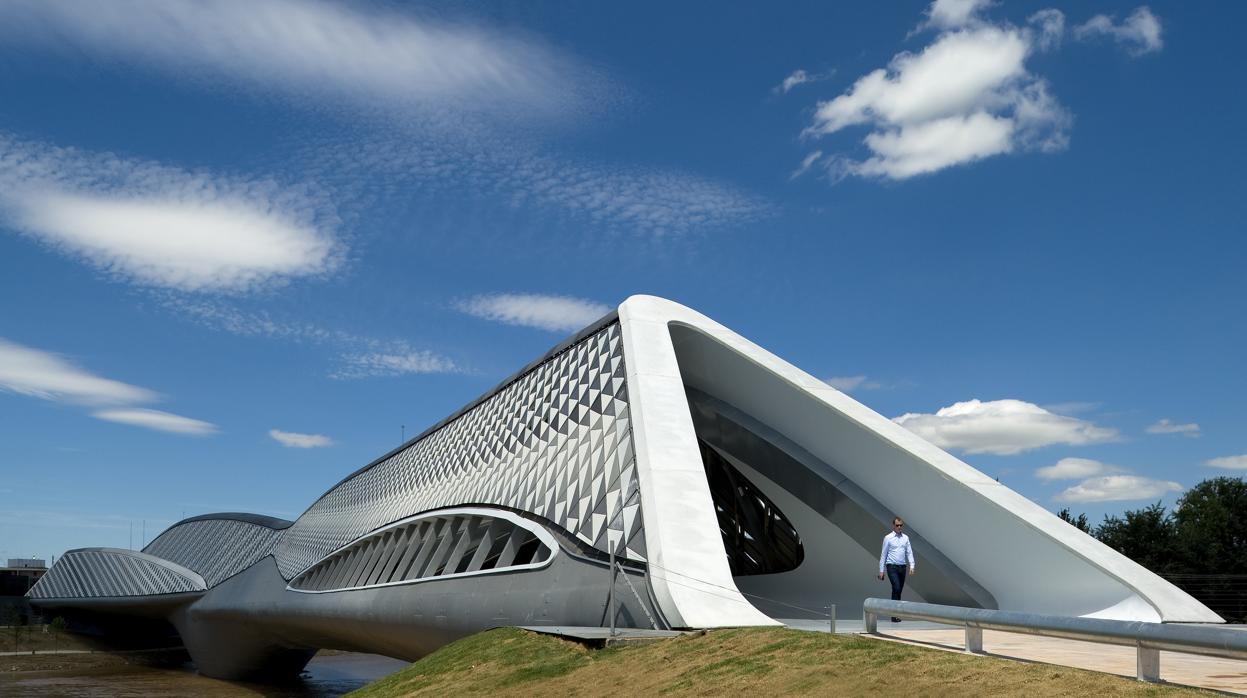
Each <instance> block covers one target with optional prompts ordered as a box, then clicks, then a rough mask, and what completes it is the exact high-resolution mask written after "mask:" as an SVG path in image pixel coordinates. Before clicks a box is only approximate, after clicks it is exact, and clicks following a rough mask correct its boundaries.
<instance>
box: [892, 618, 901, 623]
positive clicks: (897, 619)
mask: <svg viewBox="0 0 1247 698" xmlns="http://www.w3.org/2000/svg"><path fill="white" fill-rule="evenodd" d="M892 622H893V623H899V622H901V619H900V618H897V617H896V616H892Z"/></svg>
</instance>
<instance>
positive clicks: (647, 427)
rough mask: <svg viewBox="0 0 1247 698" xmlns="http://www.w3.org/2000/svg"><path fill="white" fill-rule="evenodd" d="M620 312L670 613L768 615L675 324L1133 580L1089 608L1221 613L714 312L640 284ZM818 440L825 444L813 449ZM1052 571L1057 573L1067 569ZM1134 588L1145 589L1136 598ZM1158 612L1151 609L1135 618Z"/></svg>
mask: <svg viewBox="0 0 1247 698" xmlns="http://www.w3.org/2000/svg"><path fill="white" fill-rule="evenodd" d="M619 317H620V320H621V328H622V330H623V338H624V342H625V357H626V359H627V362H628V363H627V367H628V385H629V391H630V392H631V393H632V395H633V396H634V400H633V402H634V429H635V435H636V436H635V438H636V448H637V467H638V474H639V475H640V477H641V481H640V486H641V490H642V502H643V507H642V510H643V517H644V521H645V529H646V534H647V544H648V545H649V556H650V560H651V562H652V563H654V566H653V568H652V574H653V582H654V584H655V589H654V591H655V594H656V596H657V597H658V599H659V601H660V603H661V604H662V605H663V609H664V611H665V612H666V613H667V614H668V617H669V618H671V619H672V620H673V622H675V619H682V620H683V623H682V624H683V625H684V626H685V627H695V626H700V625H701V624H703V623H704V624H705V627H713V626H722V625H752V624H760V623H758V622H756V621H757V620H758V619H757V616H761V615H762V614H761V613H758V612H757V611H756V610H754V609H752V607H750V608H749V609H746V608H743V607H742V604H748V602H747V601H745V599H744V598H743V597H742V596H740V594H739V592H738V591H737V590H736V586H735V584H734V583H733V581H732V578H731V576H730V572H729V570H728V568H727V564H726V561H725V559H724V558H725V555H724V551H723V548H722V542H721V540H720V539H719V534H718V528H717V522H716V521H715V517H714V510H713V506H712V504H711V500H710V495H709V488H708V486H707V484H706V481H705V476H704V473H703V471H702V466H701V459H700V455H699V453H698V450H697V445H696V441H695V437H694V431H693V425H692V420H691V417H690V416H689V407H688V404H687V399H686V397H685V394H684V383H683V380H682V376H681V370H680V365H679V363H678V361H677V360H676V353H675V349H674V346H673V342H672V338H671V334H670V330H669V327H670V325H672V324H680V325H685V326H687V327H689V328H692V329H694V330H696V331H698V332H700V333H702V334H703V335H705V336H706V337H708V338H710V339H711V340H713V341H715V342H717V343H719V344H720V345H721V346H722V347H724V348H726V349H728V350H730V351H731V352H733V353H734V354H736V355H738V356H739V357H742V358H743V359H744V360H746V361H747V362H749V363H750V364H753V365H754V366H756V367H758V368H760V369H762V370H764V371H766V372H767V373H769V374H770V375H771V376H772V377H773V378H774V379H775V380H776V381H780V382H782V383H783V384H784V385H785V386H787V387H788V388H791V389H793V390H796V391H799V392H801V393H803V394H805V395H806V396H808V397H809V398H810V399H812V400H814V401H815V402H816V403H821V406H822V408H823V409H824V410H825V413H826V414H827V415H828V416H831V415H835V416H837V417H838V418H840V419H842V420H847V421H848V422H850V423H851V424H853V425H856V426H857V427H861V428H864V429H866V430H869V431H870V432H871V433H872V434H873V436H874V438H876V439H878V440H879V441H882V442H884V443H885V444H886V445H887V446H888V447H890V448H892V449H895V450H897V451H900V452H901V453H903V454H904V455H905V456H907V457H908V459H909V460H912V461H916V462H920V463H922V464H924V465H925V466H926V467H928V468H929V469H930V470H932V471H934V472H935V473H936V474H938V476H939V478H940V479H941V480H943V481H944V483H945V486H947V487H949V488H953V489H955V490H960V494H961V495H966V494H969V495H972V497H971V498H970V500H967V501H974V502H976V503H977V504H978V505H979V506H980V507H983V508H984V509H985V510H986V509H990V510H993V511H994V514H993V515H994V516H997V517H1002V518H1006V519H1007V520H1011V521H1013V522H1014V523H1015V524H1017V525H1020V526H1022V527H1025V528H1027V529H1030V530H1031V531H1034V532H1037V533H1038V534H1040V535H1041V536H1043V537H1044V538H1046V539H1047V540H1049V541H1051V542H1054V543H1057V544H1059V545H1060V546H1062V547H1063V548H1064V549H1066V550H1067V551H1069V552H1070V553H1072V554H1073V555H1074V556H1076V557H1077V558H1079V559H1080V560H1082V561H1083V562H1085V563H1087V564H1089V565H1090V566H1092V567H1094V568H1095V569H1097V570H1099V571H1100V572H1101V573H1102V574H1103V575H1105V576H1107V577H1109V578H1111V579H1112V580H1114V581H1115V582H1116V583H1118V584H1120V585H1121V586H1122V587H1124V588H1125V589H1126V590H1129V592H1130V593H1127V594H1123V595H1122V597H1121V598H1120V599H1118V600H1117V601H1116V603H1115V604H1110V605H1109V606H1107V607H1105V608H1103V609H1098V610H1093V611H1091V612H1088V613H1085V615H1090V616H1099V617H1106V616H1111V617H1118V618H1121V619H1136V620H1160V621H1163V622H1197V623H1221V622H1224V620H1223V619H1222V618H1221V617H1220V616H1218V615H1217V614H1215V613H1213V612H1212V611H1211V610H1210V609H1209V608H1208V607H1206V606H1204V605H1203V604H1202V603H1200V602H1199V601H1197V600H1195V599H1194V598H1193V597H1191V596H1190V595H1189V594H1187V593H1185V592H1183V591H1182V590H1180V589H1178V588H1177V587H1176V586H1174V585H1173V584H1171V583H1169V582H1167V581H1166V580H1164V579H1162V578H1161V577H1160V576H1158V575H1156V574H1155V573H1153V572H1151V571H1150V570H1148V569H1146V568H1145V567H1143V566H1141V565H1139V564H1138V563H1136V562H1134V561H1133V560H1130V559H1129V558H1127V557H1126V556H1124V555H1122V554H1120V553H1118V552H1117V551H1115V550H1113V549H1112V548H1110V547H1108V546H1106V545H1104V544H1103V543H1101V542H1099V541H1098V540H1095V539H1094V538H1092V537H1091V536H1088V535H1086V534H1084V533H1083V532H1081V531H1079V530H1078V529H1076V528H1074V527H1072V526H1070V525H1068V524H1066V523H1064V522H1062V521H1061V520H1060V519H1058V518H1056V517H1055V516H1053V515H1052V513H1051V512H1049V511H1047V510H1045V509H1043V508H1042V507H1040V506H1039V505H1037V504H1035V503H1034V502H1032V501H1030V500H1029V499H1027V498H1025V497H1023V496H1021V495H1020V494H1018V493H1016V492H1014V491H1013V490H1011V489H1009V488H1008V487H1006V486H1004V485H1002V484H1000V483H999V482H996V481H995V480H994V479H993V478H990V477H988V476H987V475H985V474H983V473H982V472H980V471H978V470H976V469H974V468H973V467H971V466H970V465H968V464H966V463H965V462H963V461H961V460H959V459H957V458H955V457H953V456H952V455H950V454H948V453H946V452H945V451H943V450H941V449H939V448H938V447H936V446H934V445H932V444H931V443H929V442H927V441H925V440H923V439H922V438H921V437H919V436H917V435H915V434H913V433H912V432H910V431H909V430H907V429H905V428H904V427H902V426H900V425H898V424H896V423H894V422H892V421H891V420H890V419H887V418H886V417H884V416H882V415H880V414H878V413H877V412H874V411H873V410H871V409H870V408H868V407H866V406H865V405H863V404H861V403H859V402H857V401H856V400H854V399H852V398H850V397H849V396H847V395H845V394H843V393H841V392H840V391H838V390H835V389H834V388H832V387H830V386H828V385H827V384H825V383H823V382H822V381H820V380H818V379H817V378H815V377H813V376H811V375H810V374H808V373H805V372H804V371H801V370H800V369H798V368H796V367H795V366H793V365H791V364H789V363H787V362H786V361H784V360H782V359H780V358H779V357H777V356H775V355H774V354H771V353H770V352H768V351H766V350H765V349H763V348H762V347H760V346H758V345H756V344H754V343H753V342H750V341H749V340H747V339H745V338H744V337H742V336H740V335H738V334H736V333H735V332H733V331H731V330H729V329H728V328H726V327H724V326H723V325H721V324H719V323H717V322H715V321H714V320H711V319H710V318H708V317H706V316H704V315H702V314H700V313H698V312H696V311H694V310H691V309H689V308H687V307H685V306H682V305H680V304H678V303H675V302H673V301H669V300H666V299H662V298H657V297H654V296H644V295H638V296H632V297H630V298H628V299H627V300H625V301H624V302H623V303H622V304H621V305H620V306H619ZM772 426H776V425H772ZM787 436H789V437H790V438H793V440H794V441H797V442H798V443H801V445H802V446H803V447H806V448H810V447H811V444H809V443H806V441H808V440H807V439H800V438H796V437H794V436H793V435H792V434H787ZM810 450H811V451H812V452H815V453H816V455H818V454H817V449H815V448H810ZM846 474H848V473H846ZM859 484H862V483H859ZM863 486H865V485H864V484H863ZM874 494H878V493H874ZM929 495H930V493H912V492H911V493H904V494H903V495H902V496H901V497H899V498H898V497H892V499H891V501H885V502H884V504H886V505H888V506H890V507H892V508H893V509H894V510H896V511H904V510H907V509H909V508H911V507H910V506H909V505H910V504H911V502H909V501H908V500H910V499H913V500H914V502H913V503H914V504H916V503H917V501H918V500H919V499H921V498H926V497H929ZM912 508H914V509H925V508H929V507H917V506H915V507H912ZM911 523H915V524H917V525H919V526H921V527H922V528H923V530H924V531H932V530H937V529H939V528H940V527H941V525H943V524H944V522H942V521H940V520H937V518H935V517H932V518H930V519H928V520H918V521H913V520H912V519H911ZM673 524H674V525H673ZM950 535H951V536H955V535H956V533H955V532H953V533H952V534H945V535H944V536H942V537H943V538H945V539H946V540H947V539H949V538H950ZM928 537H929V538H930V537H932V536H930V535H929V534H928ZM937 542H938V541H937ZM1052 573H1053V575H1054V577H1056V578H1059V570H1054V571H1052ZM694 579H696V580H701V581H693V580H694ZM1131 594H1133V595H1135V596H1136V597H1137V600H1132V599H1131ZM1139 602H1142V604H1146V608H1149V609H1151V613H1149V612H1146V611H1144V608H1145V607H1144V606H1143V605H1142V604H1141V603H1139ZM750 610H753V613H752V614H751V613H750V612H749V611H750ZM1152 614H1154V617H1150V618H1149V617H1137V616H1148V615H1152ZM750 618H753V619H754V620H753V621H751V620H749V619H750ZM763 618H765V619H766V621H769V622H774V621H771V619H769V618H766V617H765V616H763ZM728 619H731V620H728Z"/></svg>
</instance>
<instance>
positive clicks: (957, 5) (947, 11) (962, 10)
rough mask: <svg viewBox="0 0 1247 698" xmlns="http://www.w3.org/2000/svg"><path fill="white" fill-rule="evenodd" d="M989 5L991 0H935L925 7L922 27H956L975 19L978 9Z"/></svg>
mask: <svg viewBox="0 0 1247 698" xmlns="http://www.w3.org/2000/svg"><path fill="white" fill-rule="evenodd" d="M989 5H991V0H935V2H933V3H931V6H930V7H928V8H927V21H926V22H925V23H924V24H923V26H924V27H931V28H934V29H957V28H959V27H964V26H965V25H967V24H970V23H971V22H973V21H975V20H976V19H977V15H978V13H979V12H980V11H982V10H984V9H986V8H987V7H988V6H989Z"/></svg>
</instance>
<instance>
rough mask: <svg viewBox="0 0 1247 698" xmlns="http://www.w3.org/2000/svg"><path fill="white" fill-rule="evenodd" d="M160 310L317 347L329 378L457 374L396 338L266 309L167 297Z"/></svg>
mask: <svg viewBox="0 0 1247 698" xmlns="http://www.w3.org/2000/svg"><path fill="white" fill-rule="evenodd" d="M161 300H162V303H163V305H164V307H165V308H167V309H168V310H169V311H170V312H173V313H175V314H176V315H178V316H179V317H181V318H183V319H185V320H188V321H191V322H195V323H198V324H200V325H203V326H205V327H208V328H211V329H215V330H220V331H224V332H229V333H231V334H236V335H239V336H243V337H263V338H269V339H278V340H283V341H290V342H299V343H310V344H320V345H324V346H327V347H330V348H332V349H333V350H334V351H335V352H336V353H337V355H338V357H337V365H336V366H335V367H334V368H333V369H331V370H330V371H329V373H328V375H329V377H330V378H338V379H355V378H370V377H374V376H398V375H405V374H425V373H463V372H465V370H466V369H465V368H464V367H463V366H461V365H460V364H459V363H458V362H456V361H454V360H453V359H451V358H449V357H446V356H443V355H441V354H439V353H437V352H434V351H432V350H429V349H424V348H419V347H416V346H413V345H412V344H411V343H409V342H408V341H406V340H401V339H378V338H376V337H367V336H363V335H359V334H355V333H352V332H346V331H343V330H335V329H329V328H326V327H323V326H320V325H317V324H314V323H309V322H303V321H298V320H288V319H282V318H277V317H274V316H273V315H272V314H270V313H268V312H266V311H246V310H241V309H239V308H238V307H236V306H234V305H232V304H230V303H228V302H225V301H220V300H215V299H213V300H202V299H188V298H185V297H182V296H179V295H173V294H170V295H167V296H165V297H164V298H162V299H161Z"/></svg>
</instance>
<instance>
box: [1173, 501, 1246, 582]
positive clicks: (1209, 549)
mask: <svg viewBox="0 0 1247 698" xmlns="http://www.w3.org/2000/svg"><path fill="white" fill-rule="evenodd" d="M1173 519H1174V523H1175V528H1176V535H1177V541H1178V546H1179V548H1180V549H1181V550H1182V553H1183V558H1184V562H1185V566H1186V567H1187V568H1188V569H1187V570H1186V571H1189V572H1196V573H1203V574H1245V573H1247V482H1244V481H1243V479H1242V478H1235V477H1214V478H1212V479H1209V480H1204V481H1203V482H1201V483H1199V484H1198V485H1195V486H1194V487H1192V488H1191V489H1189V490H1187V491H1186V494H1184V495H1182V497H1181V498H1179V499H1178V505H1177V507H1175V508H1174V512H1173Z"/></svg>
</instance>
